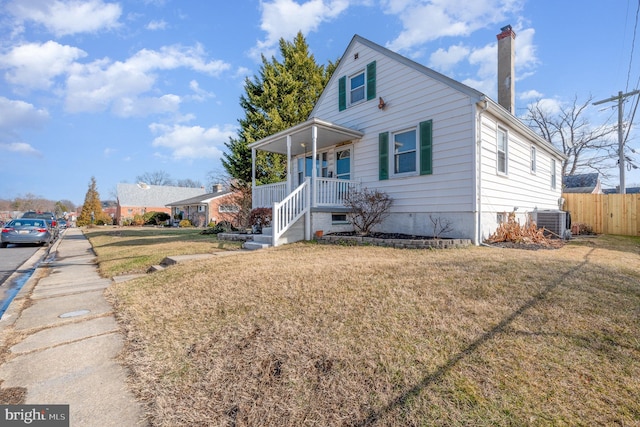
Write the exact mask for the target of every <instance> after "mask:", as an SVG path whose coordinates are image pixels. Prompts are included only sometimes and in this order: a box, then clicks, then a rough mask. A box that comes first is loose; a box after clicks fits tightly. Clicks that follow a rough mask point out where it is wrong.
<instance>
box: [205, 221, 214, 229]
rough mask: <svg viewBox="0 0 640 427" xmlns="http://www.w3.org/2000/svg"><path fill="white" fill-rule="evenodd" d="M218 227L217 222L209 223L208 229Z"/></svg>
mask: <svg viewBox="0 0 640 427" xmlns="http://www.w3.org/2000/svg"><path fill="white" fill-rule="evenodd" d="M215 226H216V222H215V221H209V224H207V227H209V228H213V227H215Z"/></svg>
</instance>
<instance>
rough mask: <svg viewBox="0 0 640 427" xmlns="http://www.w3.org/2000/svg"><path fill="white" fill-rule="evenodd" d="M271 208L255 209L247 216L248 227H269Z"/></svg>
mask: <svg viewBox="0 0 640 427" xmlns="http://www.w3.org/2000/svg"><path fill="white" fill-rule="evenodd" d="M271 210H272V209H271V208H255V209H253V210H252V211H251V214H250V215H249V223H250V225H259V226H260V228H262V227H268V226H269V225H271V218H272V212H271Z"/></svg>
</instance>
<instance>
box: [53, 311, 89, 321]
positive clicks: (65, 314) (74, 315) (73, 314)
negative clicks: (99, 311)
mask: <svg viewBox="0 0 640 427" xmlns="http://www.w3.org/2000/svg"><path fill="white" fill-rule="evenodd" d="M89 313H91V310H76V311H70V312H68V313H63V314H61V315H60V316H58V317H60V318H62V319H65V318H67V317H77V316H84V315H85V314H89Z"/></svg>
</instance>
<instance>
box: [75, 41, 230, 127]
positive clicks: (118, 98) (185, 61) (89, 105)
mask: <svg viewBox="0 0 640 427" xmlns="http://www.w3.org/2000/svg"><path fill="white" fill-rule="evenodd" d="M177 68H189V69H192V70H194V71H198V72H202V73H205V74H209V75H212V76H216V75H219V74H220V73H222V72H223V71H225V70H227V69H229V68H230V65H229V64H227V63H225V62H223V61H219V60H215V61H207V60H206V58H205V52H204V50H203V48H202V46H200V45H196V46H194V47H183V46H166V47H163V48H161V49H160V50H158V51H154V50H148V49H143V50H140V51H139V52H137V53H136V54H135V55H133V56H132V57H131V58H129V59H127V60H126V61H124V62H121V61H116V62H112V61H111V60H109V59H102V60H98V61H94V62H92V63H89V64H86V65H85V64H76V65H75V66H74V67H73V68H72V72H71V73H70V76H69V78H68V80H67V89H68V93H67V98H66V108H67V110H68V111H70V112H81V111H87V112H98V111H105V110H108V109H112V110H113V112H114V113H116V114H118V115H121V116H129V115H141V114H149V113H155V112H168V111H176V109H177V107H178V105H179V103H180V98H179V97H178V96H177V95H164V96H161V97H143V96H142V95H143V94H145V93H148V92H150V91H152V90H154V89H155V85H156V82H157V80H158V76H157V74H156V73H157V72H158V71H165V70H173V69H177ZM145 111H146V113H145Z"/></svg>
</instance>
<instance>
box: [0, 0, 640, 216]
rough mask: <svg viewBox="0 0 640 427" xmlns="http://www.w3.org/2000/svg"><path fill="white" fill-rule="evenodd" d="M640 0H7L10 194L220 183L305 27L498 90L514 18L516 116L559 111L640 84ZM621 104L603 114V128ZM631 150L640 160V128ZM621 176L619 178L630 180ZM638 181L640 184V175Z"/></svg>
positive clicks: (329, 50) (2, 119)
mask: <svg viewBox="0 0 640 427" xmlns="http://www.w3.org/2000/svg"><path fill="white" fill-rule="evenodd" d="M637 9H638V0H612V1H603V0H560V1H558V0H554V1H551V0H528V1H527V0H474V1H468V0H297V1H294V0H264V1H257V0H255V1H252V0H236V1H232V2H228V1H222V0H211V1H204V0H201V1H195V0H121V1H112V0H88V1H80V0H0V23H1V24H0V153H1V157H0V159H1V160H0V161H1V165H2V166H0V198H3V199H13V198H15V197H22V196H25V195H27V194H34V195H36V196H39V197H44V198H47V199H51V200H71V201H72V202H74V203H76V204H82V202H83V201H84V196H85V194H86V191H87V186H88V184H89V182H90V178H91V176H95V178H96V181H97V183H98V190H99V191H100V195H101V199H102V200H106V199H111V198H114V193H115V187H116V184H117V183H118V182H129V183H133V182H135V179H136V176H138V175H142V174H144V173H145V172H154V171H164V172H166V173H168V174H169V175H170V177H171V178H173V179H175V180H178V179H191V180H195V181H200V182H202V183H203V184H209V181H208V176H209V174H210V173H211V172H216V171H218V172H219V171H222V166H221V164H220V157H221V155H222V152H223V150H224V149H225V147H224V143H225V142H227V141H228V139H229V137H230V136H235V135H236V131H237V123H238V119H240V118H242V117H243V115H244V114H243V110H242V109H241V108H240V106H239V98H240V96H241V95H242V94H243V93H244V89H243V83H244V79H245V78H246V77H247V76H249V77H252V76H254V75H255V74H256V73H257V72H258V70H259V67H260V64H261V62H260V55H261V54H264V55H266V56H267V57H271V55H275V54H277V51H278V40H279V39H280V38H285V40H292V39H293V37H294V36H295V34H296V33H297V32H298V31H302V32H303V34H304V35H305V37H306V39H307V42H308V44H309V46H310V49H311V50H312V52H313V54H314V56H315V58H316V61H317V62H319V63H323V64H324V63H326V62H327V61H328V60H332V61H335V60H336V59H338V58H339V57H340V56H341V55H342V53H343V52H344V49H345V48H346V47H347V45H348V43H349V41H350V40H351V38H352V37H353V35H354V34H359V35H361V36H363V37H365V38H367V39H369V40H371V41H373V42H375V43H378V44H381V45H383V46H386V47H388V48H390V49H392V50H394V51H397V52H398V53H400V54H402V55H405V56H407V57H410V58H411V59H413V60H415V61H418V62H420V63H422V64H424V65H426V66H428V67H431V68H433V69H435V70H436V71H439V72H441V73H443V74H446V75H448V76H449V77H452V78H454V79H456V80H459V81H461V82H463V83H465V84H467V85H469V86H471V87H473V88H475V89H478V90H479V91H481V92H483V93H485V94H487V95H489V96H490V97H492V98H494V99H496V98H497V97H496V57H497V53H496V35H497V34H498V33H499V32H500V28H501V27H503V26H504V25H507V24H510V25H512V27H513V28H514V30H515V31H516V34H517V38H516V75H517V80H516V98H517V99H516V107H517V114H519V115H521V114H524V112H525V111H526V107H527V105H528V104H529V103H531V102H533V101H534V100H536V99H543V100H545V102H546V103H547V105H549V106H550V107H551V108H554V107H555V108H557V107H558V106H560V105H563V104H566V103H571V102H573V99H574V97H576V96H577V98H578V100H579V101H584V100H586V99H587V98H588V97H589V96H590V95H591V96H593V98H594V101H597V100H601V99H606V98H609V97H610V96H612V95H616V94H617V93H618V91H625V92H627V91H631V90H634V89H636V88H637V87H638V81H639V79H640V59H639V58H640V34H639V35H637V38H636V41H635V45H636V46H635V47H634V46H633V45H634V30H635V29H636V25H637V24H636V13H637ZM629 101H635V98H632V99H630V100H629ZM613 106H614V103H611V104H608V105H601V106H598V107H591V108H590V109H589V112H588V118H589V119H590V120H591V121H592V123H594V124H595V125H597V124H599V123H600V122H602V121H604V120H606V119H607V118H608V117H610V116H611V114H612V113H613V114H615V111H614V110H613V109H612V108H610V107H613ZM632 106H633V104H632V102H629V103H627V104H626V110H625V116H629V112H630V110H631V108H632ZM607 107H609V108H607ZM635 122H636V123H637V122H638V119H637V118H636V119H635ZM628 144H629V147H630V148H634V149H635V150H636V151H637V152H638V154H632V156H635V157H634V160H635V161H636V162H637V163H638V164H640V134H639V133H638V132H632V134H631V139H630V140H629V142H628ZM612 172H613V175H614V177H616V178H614V179H613V180H611V181H609V182H606V183H605V184H608V185H605V186H608V187H611V186H615V185H616V184H617V171H616V169H615V168H614V169H613V170H612ZM626 182H627V186H630V185H632V184H636V185H640V171H639V170H635V171H630V172H627V174H626Z"/></svg>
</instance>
